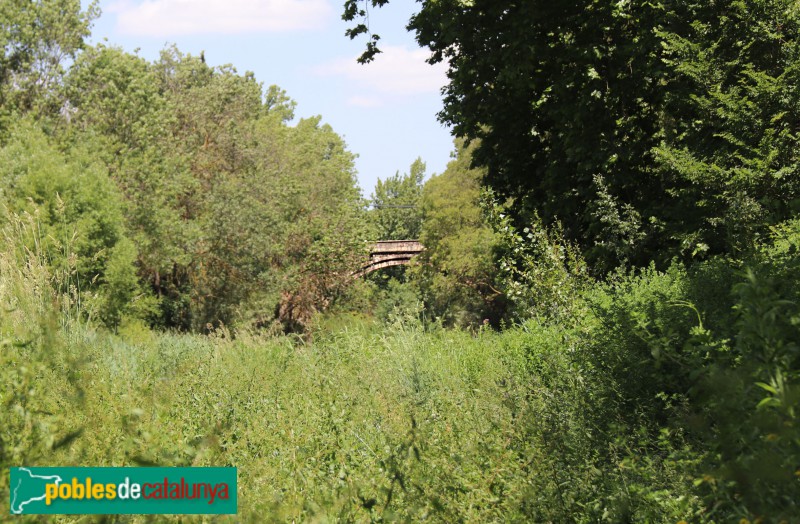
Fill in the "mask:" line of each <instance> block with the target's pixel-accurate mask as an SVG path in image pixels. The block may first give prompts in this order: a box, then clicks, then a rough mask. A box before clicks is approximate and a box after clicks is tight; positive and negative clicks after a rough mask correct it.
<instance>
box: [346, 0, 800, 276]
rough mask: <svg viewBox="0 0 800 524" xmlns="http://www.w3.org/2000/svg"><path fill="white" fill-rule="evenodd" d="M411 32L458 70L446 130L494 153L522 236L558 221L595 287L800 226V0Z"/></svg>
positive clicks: (513, 8)
mask: <svg viewBox="0 0 800 524" xmlns="http://www.w3.org/2000/svg"><path fill="white" fill-rule="evenodd" d="M387 1H388V0H368V2H365V4H366V3H369V4H371V5H372V6H381V5H384V4H386V3H387ZM365 4H362V2H361V0H347V1H346V2H345V4H344V6H345V9H344V18H345V19H347V20H356V21H358V20H359V19H360V18H361V17H364V16H365V14H366V13H365V11H366V9H365ZM408 28H409V29H410V30H412V31H414V32H415V33H416V37H417V40H418V42H419V43H420V44H421V45H423V46H426V47H428V48H430V49H431V50H432V52H433V55H432V58H431V62H434V63H435V62H443V61H447V63H448V65H449V70H448V78H449V80H450V82H449V84H448V85H447V86H446V87H445V89H444V109H443V110H442V112H441V113H440V118H441V119H442V121H443V122H445V123H448V124H451V125H452V126H453V129H454V132H455V134H456V135H457V136H463V137H466V138H468V139H476V138H479V139H480V140H481V141H480V147H479V148H478V149H477V150H476V151H475V154H474V158H475V161H476V163H477V164H478V165H480V166H484V167H485V168H486V176H485V181H486V182H487V183H488V184H489V185H490V186H491V187H492V188H494V189H495V190H496V191H497V193H498V194H499V195H500V196H501V197H511V198H513V199H514V205H513V207H512V211H513V213H514V215H515V216H516V217H517V219H518V220H517V225H522V224H525V223H527V222H528V221H529V220H530V219H531V218H532V217H533V216H534V215H538V216H539V217H540V218H541V219H542V221H543V222H544V225H545V226H548V227H549V226H552V225H554V224H555V223H556V222H560V223H561V225H562V227H563V231H564V235H565V237H566V239H567V240H569V241H573V242H577V243H578V244H579V246H580V247H581V249H582V251H583V253H584V254H585V256H586V257H587V260H588V261H589V262H590V264H591V265H592V267H593V268H594V270H595V271H596V272H598V273H603V272H605V271H606V270H608V269H610V268H612V267H614V266H616V265H618V264H620V263H626V262H627V263H631V264H634V265H646V264H647V262H648V261H649V260H651V259H654V260H656V261H658V262H659V263H661V264H662V265H663V264H666V262H667V261H669V260H670V259H671V258H673V257H675V256H680V257H683V258H684V259H690V258H692V257H695V256H704V255H708V254H713V253H720V252H738V251H739V250H741V249H743V248H745V247H746V246H747V245H748V244H750V243H751V242H752V238H753V237H754V235H755V234H757V233H759V232H761V231H763V230H764V228H765V227H766V226H768V225H769V224H775V223H778V222H780V221H781V220H783V219H786V218H787V217H790V216H792V214H793V213H795V212H796V209H795V208H796V200H797V197H798V196H799V195H798V192H799V191H800V187H798V177H797V172H796V169H797V165H798V162H797V156H798V147H797V144H798V140H797V129H796V126H794V124H793V122H796V121H797V120H798V117H800V114H798V113H799V112H800V109H799V108H800V104H798V96H799V95H798V91H797V89H796V87H795V86H796V85H797V82H798V75H799V74H800V66H799V64H800V38H798V35H800V10H798V9H797V5H796V2H794V1H792V0H759V1H756V2H741V1H738V0H724V1H721V2H712V3H709V2H701V1H690V2H666V3H664V2H661V3H653V2H640V1H624V2H595V1H590V0H585V1H581V2H573V3H566V4H565V3H563V2H556V3H554V2H543V1H540V0H530V1H524V2H520V1H515V0H505V1H501V2H498V1H495V0H475V1H470V2H465V1H462V0H441V1H435V2H434V1H429V0H425V1H422V2H421V3H420V9H419V12H418V13H417V14H416V15H414V16H413V17H412V18H411V20H410V21H409V25H408ZM367 32H369V29H368V28H367V26H366V24H359V25H356V26H355V27H354V28H353V29H351V30H350V31H349V32H348V34H349V35H350V36H351V37H354V36H356V35H358V34H362V33H367ZM376 42H377V40H376V38H373V39H372V40H371V41H370V43H369V44H368V49H367V52H366V53H365V55H364V56H363V57H362V59H364V60H369V59H371V58H372V56H374V54H375V53H376V52H378V51H379V50H378V49H377V47H376Z"/></svg>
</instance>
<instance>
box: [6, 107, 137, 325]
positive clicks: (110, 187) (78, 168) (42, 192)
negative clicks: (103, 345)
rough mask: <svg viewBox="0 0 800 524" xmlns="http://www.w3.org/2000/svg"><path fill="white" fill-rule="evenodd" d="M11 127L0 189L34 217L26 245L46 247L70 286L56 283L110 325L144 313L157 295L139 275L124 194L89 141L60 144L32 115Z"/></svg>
mask: <svg viewBox="0 0 800 524" xmlns="http://www.w3.org/2000/svg"><path fill="white" fill-rule="evenodd" d="M11 131H12V133H11V139H10V140H9V142H8V143H7V144H6V145H5V146H3V147H2V148H0V195H2V197H3V205H4V207H6V208H7V210H8V211H10V212H12V213H14V214H16V215H27V216H29V217H31V220H33V221H34V223H35V228H32V230H31V232H32V233H33V234H35V236H34V237H31V238H28V239H27V240H28V245H27V246H25V247H26V248H28V249H30V250H31V251H33V252H39V253H42V255H43V256H44V257H46V259H47V262H48V264H49V266H50V269H51V271H52V272H53V273H54V274H55V275H56V276H57V278H58V281H59V282H60V283H62V285H64V286H66V287H69V288H72V289H63V290H59V291H64V292H66V291H69V294H70V295H77V296H79V297H80V299H81V300H82V301H83V309H84V310H86V311H89V312H91V313H95V314H96V315H97V316H98V317H99V318H100V319H101V320H102V321H103V322H105V323H106V324H107V325H110V326H116V325H117V324H118V323H119V321H120V319H121V318H122V316H123V315H126V314H142V313H145V312H146V310H147V309H148V308H149V307H151V305H152V303H151V302H149V301H148V300H147V299H146V297H144V296H143V295H142V290H141V289H140V287H139V285H138V281H137V279H136V270H135V267H134V261H135V255H136V253H135V250H134V249H133V247H132V243H131V242H130V240H129V239H128V238H127V236H126V231H125V225H124V221H123V215H122V212H121V200H122V196H121V194H120V193H119V191H118V189H117V187H116V185H115V184H114V183H113V181H112V180H111V179H110V178H109V176H108V171H107V170H106V169H105V167H104V166H103V165H102V163H101V162H98V161H97V160H95V159H93V158H92V148H91V147H84V146H71V147H70V146H68V147H67V150H66V151H62V150H61V149H60V148H59V146H61V144H58V143H57V142H56V141H55V140H54V139H53V138H52V137H49V136H47V135H46V134H45V133H44V132H43V131H42V129H41V128H40V127H39V126H37V125H36V124H34V123H33V122H32V121H31V120H30V119H25V120H22V121H21V122H18V123H17V124H16V125H15V126H14V127H13V128H12V129H11ZM20 247H21V246H20Z"/></svg>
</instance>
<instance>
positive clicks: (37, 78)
mask: <svg viewBox="0 0 800 524" xmlns="http://www.w3.org/2000/svg"><path fill="white" fill-rule="evenodd" d="M97 16H99V9H98V7H97V2H96V1H93V2H91V3H90V4H89V6H88V8H87V9H86V11H82V10H81V2H80V0H33V1H31V0H0V117H3V116H4V115H8V112H9V111H11V110H12V109H18V110H22V111H27V110H30V109H34V108H38V109H39V110H41V111H44V112H47V113H49V114H52V112H53V111H58V110H60V109H62V107H63V106H62V104H63V102H64V100H63V98H62V97H60V96H58V93H59V90H60V87H61V82H62V79H63V75H64V64H65V63H66V62H67V61H68V60H71V59H74V58H75V57H76V55H77V53H78V51H80V50H81V49H82V48H83V45H84V38H86V37H87V36H89V29H90V27H91V24H92V21H93V20H94V19H95V18H97Z"/></svg>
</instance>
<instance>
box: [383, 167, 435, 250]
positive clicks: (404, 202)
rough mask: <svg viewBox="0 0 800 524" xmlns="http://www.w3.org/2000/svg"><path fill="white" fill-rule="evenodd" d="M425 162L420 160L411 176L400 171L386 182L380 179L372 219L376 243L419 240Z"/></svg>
mask: <svg viewBox="0 0 800 524" xmlns="http://www.w3.org/2000/svg"><path fill="white" fill-rule="evenodd" d="M424 179H425V162H423V161H422V159H421V158H417V159H416V160H414V162H413V163H412V164H411V168H410V169H409V172H408V173H405V174H403V175H401V174H400V172H399V171H398V172H397V173H395V174H394V176H392V177H389V178H387V179H386V180H380V179H379V180H378V183H377V184H376V185H375V191H374V193H373V194H372V207H373V211H372V217H373V220H374V222H375V225H376V228H377V231H376V234H377V235H378V237H377V238H376V240H409V239H416V238H419V232H420V226H421V224H422V213H421V212H420V208H419V200H420V196H421V195H422V181H423V180H424Z"/></svg>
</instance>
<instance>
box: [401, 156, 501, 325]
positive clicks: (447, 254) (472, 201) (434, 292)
mask: <svg viewBox="0 0 800 524" xmlns="http://www.w3.org/2000/svg"><path fill="white" fill-rule="evenodd" d="M476 146H477V143H474V142H473V144H472V146H470V147H465V146H464V141H463V140H456V148H457V149H456V156H455V158H454V159H453V160H452V161H451V162H450V163H449V164H448V165H447V169H446V170H445V171H444V173H442V174H441V175H437V176H434V177H432V178H431V179H430V180H428V181H427V182H426V183H425V186H424V188H423V192H422V199H421V209H422V217H423V221H422V228H421V232H420V240H421V241H422V244H423V245H424V246H425V251H423V252H422V254H420V255H419V258H418V263H417V264H415V265H414V269H413V275H414V278H413V281H414V282H415V283H416V285H417V286H419V288H420V290H421V294H422V297H423V298H424V300H425V302H426V305H427V306H428V309H429V310H430V311H431V313H432V314H433V315H434V316H436V317H438V318H441V319H443V320H444V321H445V322H446V323H449V324H456V325H461V326H464V325H476V324H480V323H481V322H482V321H483V320H489V321H491V322H492V323H493V324H497V323H498V322H499V320H500V319H501V318H502V316H503V313H504V308H505V298H504V296H503V294H502V293H501V292H500V291H499V290H498V288H500V287H501V286H500V284H499V283H498V271H497V267H496V264H495V250H496V248H497V247H498V238H497V235H496V234H495V233H494V232H493V231H492V228H491V227H490V226H489V225H488V224H487V222H486V221H485V220H484V217H483V213H482V210H481V207H480V205H479V202H480V199H481V186H480V181H481V178H482V177H483V171H482V170H480V169H472V168H471V163H472V158H471V155H472V151H473V150H474V149H475V147H476Z"/></svg>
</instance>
